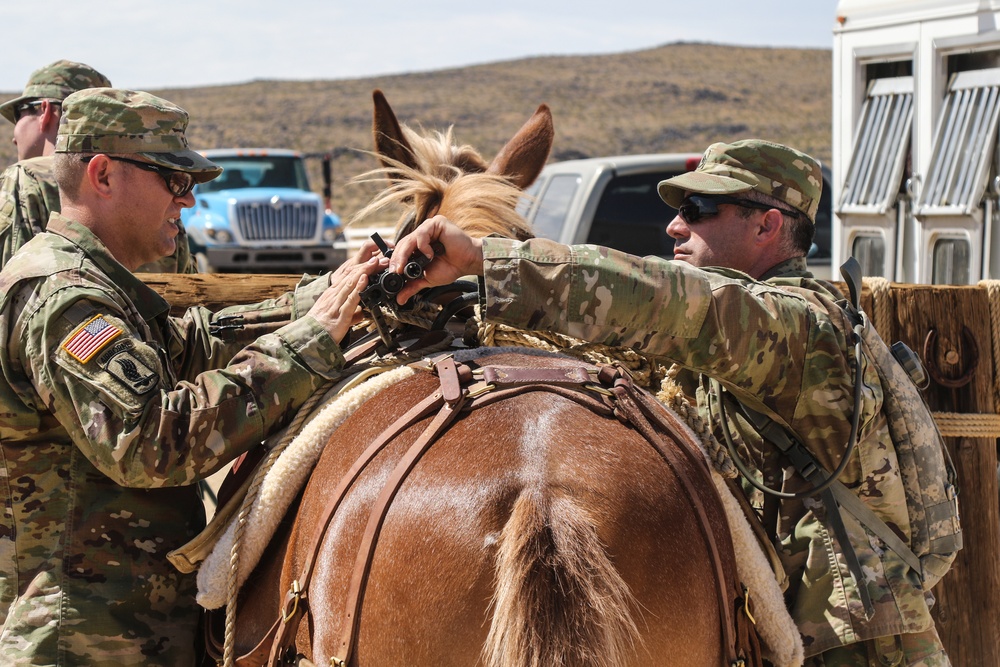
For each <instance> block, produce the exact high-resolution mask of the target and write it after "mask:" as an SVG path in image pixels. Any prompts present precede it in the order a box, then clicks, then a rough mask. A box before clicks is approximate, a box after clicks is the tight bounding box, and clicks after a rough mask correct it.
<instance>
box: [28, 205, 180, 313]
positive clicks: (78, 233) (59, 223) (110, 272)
mask: <svg viewBox="0 0 1000 667" xmlns="http://www.w3.org/2000/svg"><path fill="white" fill-rule="evenodd" d="M46 229H47V231H50V232H54V233H56V234H59V235H60V236H62V237H64V238H66V239H67V240H69V241H70V242H71V243H73V244H74V245H76V246H77V247H79V248H80V249H81V250H82V251H83V252H84V254H86V255H87V257H88V258H89V259H90V260H91V261H93V262H94V263H95V264H97V266H98V267H100V269H101V270H102V271H104V273H105V274H107V276H108V278H110V279H111V281H112V282H114V284H115V285H117V286H118V287H119V288H120V289H121V290H122V291H123V292H125V293H126V294H127V295H128V297H129V299H130V300H131V301H132V303H134V304H135V306H136V308H137V309H138V311H139V314H140V315H142V318H143V319H144V320H146V321H147V322H148V321H150V320H153V319H155V318H157V317H159V316H161V315H165V314H166V313H168V312H169V311H170V304H168V303H167V302H166V300H164V298H163V297H162V296H160V295H159V294H157V293H156V291H154V290H153V289H152V288H150V287H149V286H147V285H146V283H144V282H142V281H141V280H140V279H139V278H137V277H136V276H135V274H133V273H132V272H131V271H129V270H128V269H126V268H125V267H124V266H122V265H121V264H119V263H118V260H116V259H115V258H114V256H112V254H111V253H110V252H109V251H108V249H107V247H106V246H105V245H104V243H102V242H101V239H100V238H98V237H97V235H96V234H94V233H93V232H92V231H90V229H89V228H87V227H85V226H84V225H81V224H80V223H78V222H74V221H73V220H70V219H69V218H67V217H66V216H64V215H62V214H61V213H52V217H51V218H50V219H49V224H48V227H47V228H46Z"/></svg>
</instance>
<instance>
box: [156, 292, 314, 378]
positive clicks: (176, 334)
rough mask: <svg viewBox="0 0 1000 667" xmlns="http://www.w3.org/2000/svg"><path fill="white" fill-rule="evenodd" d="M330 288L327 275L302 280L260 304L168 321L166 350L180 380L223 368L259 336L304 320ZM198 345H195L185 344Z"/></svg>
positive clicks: (194, 313) (197, 312)
mask: <svg viewBox="0 0 1000 667" xmlns="http://www.w3.org/2000/svg"><path fill="white" fill-rule="evenodd" d="M329 286H330V274H324V275H321V276H303V277H302V279H301V280H300V281H299V284H298V285H296V286H295V289H294V290H292V291H291V292H287V293H285V294H283V295H281V296H279V297H276V298H274V299H267V300H265V301H262V302H260V303H255V304H246V305H237V306H229V307H227V308H223V309H222V310H219V311H216V312H212V311H210V310H208V309H207V308H200V307H195V308H189V309H188V310H187V312H185V313H184V315H183V316H182V317H176V318H170V319H169V321H168V324H167V326H168V327H170V329H171V331H172V333H173V336H172V338H171V341H172V342H171V349H170V350H168V354H169V356H170V358H171V359H172V360H173V363H174V367H175V368H177V369H179V377H181V378H191V377H194V376H195V375H197V374H198V373H201V372H202V371H206V370H212V369H216V368H221V367H222V366H225V365H226V364H227V363H228V361H229V359H230V358H231V357H232V356H233V355H234V354H236V353H237V352H239V351H240V350H241V349H243V347H244V346H246V345H249V344H250V343H252V342H253V341H255V340H256V339H257V338H259V337H260V336H263V335H264V334H268V333H271V332H273V331H275V330H276V329H278V328H279V327H282V326H284V325H286V324H288V323H289V322H291V321H293V320H297V319H299V318H301V317H303V316H304V315H305V314H306V313H307V312H309V309H310V308H312V306H313V304H314V303H316V300H317V299H318V298H319V297H320V295H321V294H322V293H323V292H324V291H325V290H326V288H327V287H329ZM193 341H197V344H193V345H191V344H186V342H193Z"/></svg>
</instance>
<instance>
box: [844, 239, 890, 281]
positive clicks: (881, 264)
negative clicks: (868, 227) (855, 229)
mask: <svg viewBox="0 0 1000 667" xmlns="http://www.w3.org/2000/svg"><path fill="white" fill-rule="evenodd" d="M851 256H852V257H854V258H855V259H856V260H858V264H860V265H861V275H863V276H881V277H883V278H888V277H889V276H888V275H887V274H886V265H885V239H884V238H882V237H881V236H875V235H867V234H863V235H858V236H856V237H854V242H853V243H851Z"/></svg>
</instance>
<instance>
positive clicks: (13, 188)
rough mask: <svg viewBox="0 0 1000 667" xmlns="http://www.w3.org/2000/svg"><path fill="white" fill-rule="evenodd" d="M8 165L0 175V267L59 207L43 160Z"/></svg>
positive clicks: (43, 226) (41, 229)
mask: <svg viewBox="0 0 1000 667" xmlns="http://www.w3.org/2000/svg"><path fill="white" fill-rule="evenodd" d="M30 163H31V164H30V170H29V168H28V166H27V165H25V164H24V163H21V162H18V163H16V164H13V165H11V166H10V167H8V168H7V169H6V170H4V172H3V174H2V175H0V268H3V267H4V266H5V265H6V264H7V261H8V260H9V259H10V258H11V255H13V254H14V253H15V252H17V251H18V249H19V248H20V247H21V246H23V245H24V244H25V243H27V242H28V241H30V240H31V238H32V237H33V236H35V235H36V234H40V233H41V232H43V231H45V227H46V225H47V224H48V221H49V213H50V212H52V211H58V210H59V190H58V188H57V187H56V185H55V182H54V181H53V180H52V175H51V169H50V168H49V167H48V163H47V162H44V161H34V160H33V161H30Z"/></svg>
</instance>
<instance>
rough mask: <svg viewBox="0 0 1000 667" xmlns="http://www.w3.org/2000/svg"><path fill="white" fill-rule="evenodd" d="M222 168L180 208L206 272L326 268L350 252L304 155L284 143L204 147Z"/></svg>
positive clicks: (194, 253) (313, 270)
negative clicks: (311, 180) (315, 188)
mask: <svg viewBox="0 0 1000 667" xmlns="http://www.w3.org/2000/svg"><path fill="white" fill-rule="evenodd" d="M204 155H205V157H207V158H208V159H210V160H212V161H213V162H215V163H216V164H218V165H219V166H221V167H222V168H223V169H224V171H223V172H222V175H221V176H220V177H219V178H217V179H215V180H213V181H209V182H208V183H202V184H200V185H197V186H196V187H195V189H194V197H195V205H194V207H193V208H190V209H185V210H184V211H182V212H181V221H182V222H183V223H184V226H185V228H186V229H187V232H188V237H189V240H190V244H191V254H192V256H193V257H194V258H195V261H196V262H197V264H198V270H199V271H201V272H203V273H209V272H217V273H321V272H323V271H328V270H330V269H333V268H335V267H336V266H338V265H339V264H340V263H341V262H343V261H344V259H345V258H346V250H345V245H344V244H343V243H335V242H337V241H339V240H340V239H341V238H342V236H341V224H340V218H339V217H338V216H337V215H336V214H335V213H333V212H332V211H330V210H329V206H328V204H327V203H326V202H324V200H323V198H321V197H320V196H319V195H317V194H316V193H314V192H313V191H312V190H311V189H310V187H309V179H308V177H307V175H306V167H305V156H304V155H303V154H302V153H299V152H296V151H292V150H284V149H254V148H239V149H236V148H231V149H230V148H227V149H215V150H206V151H204Z"/></svg>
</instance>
